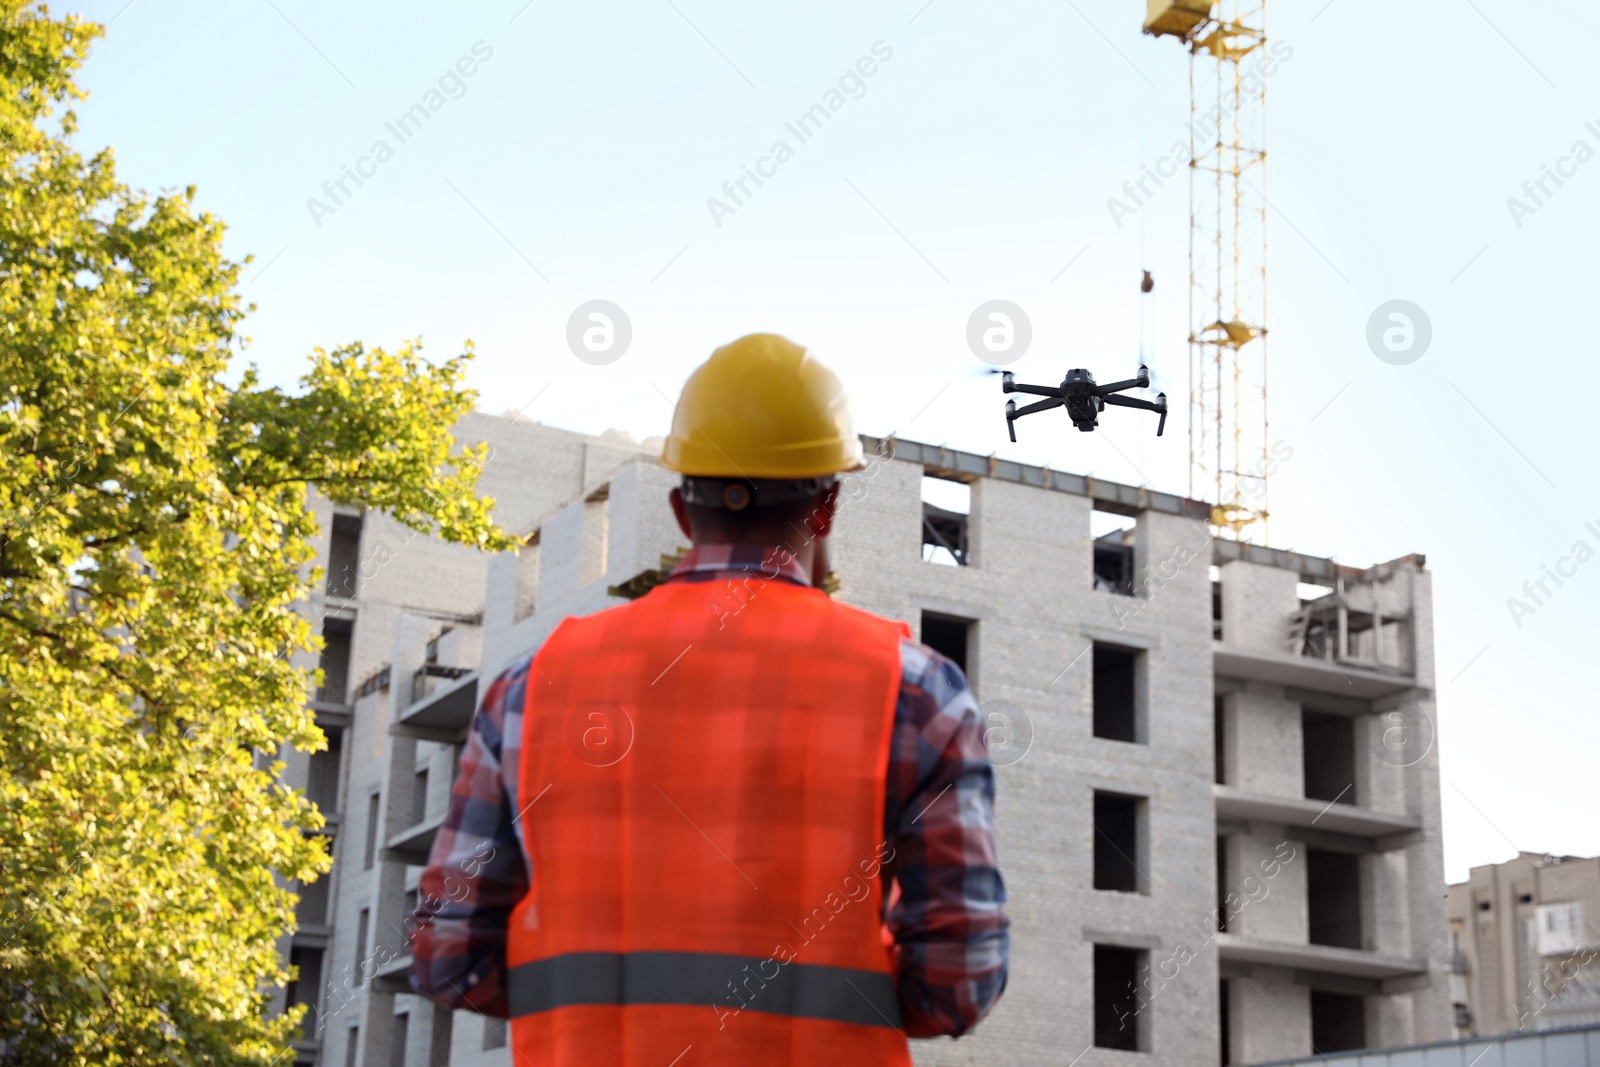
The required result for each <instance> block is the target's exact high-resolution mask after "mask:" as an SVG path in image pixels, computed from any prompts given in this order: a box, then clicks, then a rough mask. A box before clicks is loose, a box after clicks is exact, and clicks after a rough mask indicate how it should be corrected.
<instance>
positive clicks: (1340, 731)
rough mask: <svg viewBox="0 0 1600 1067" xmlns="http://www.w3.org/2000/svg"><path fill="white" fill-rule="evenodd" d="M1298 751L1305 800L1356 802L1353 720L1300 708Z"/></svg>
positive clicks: (1341, 802)
mask: <svg viewBox="0 0 1600 1067" xmlns="http://www.w3.org/2000/svg"><path fill="white" fill-rule="evenodd" d="M1300 753H1301V761H1302V763H1303V765H1304V769H1305V783H1306V797H1307V799H1309V800H1322V801H1326V802H1328V803H1334V802H1337V803H1340V804H1354V803H1355V802H1356V786H1355V781H1356V744H1355V720H1353V719H1349V718H1346V717H1344V716H1340V715H1325V714H1323V713H1322V712H1317V711H1306V710H1303V711H1301V712H1300Z"/></svg>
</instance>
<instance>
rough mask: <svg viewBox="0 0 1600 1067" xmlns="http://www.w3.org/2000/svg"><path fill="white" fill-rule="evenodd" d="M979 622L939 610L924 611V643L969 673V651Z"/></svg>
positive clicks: (964, 672) (963, 671)
mask: <svg viewBox="0 0 1600 1067" xmlns="http://www.w3.org/2000/svg"><path fill="white" fill-rule="evenodd" d="M977 625H978V624H977V623H975V622H973V621H972V620H971V619H961V618H957V617H956V616H954V615H940V614H938V613H937V612H932V611H924V612H923V613H922V643H923V644H925V645H927V646H928V647H929V648H931V649H933V650H934V651H935V652H937V653H939V654H940V655H941V656H943V657H945V658H946V659H948V660H949V661H950V662H952V663H954V664H955V665H956V666H957V667H960V668H961V673H963V674H966V673H967V653H968V652H969V651H970V646H971V644H972V636H973V634H972V631H973V629H974V628H975V627H976V626H977Z"/></svg>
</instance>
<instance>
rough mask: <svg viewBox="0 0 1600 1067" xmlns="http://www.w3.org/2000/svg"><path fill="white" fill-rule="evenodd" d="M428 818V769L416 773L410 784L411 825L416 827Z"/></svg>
mask: <svg viewBox="0 0 1600 1067" xmlns="http://www.w3.org/2000/svg"><path fill="white" fill-rule="evenodd" d="M427 817H428V769H427V768H426V767H424V768H423V769H422V770H420V771H418V772H417V775H416V778H415V779H414V780H413V781H412V784H411V825H412V826H416V825H417V824H419V823H421V822H422V821H423V820H424V819H426V818H427Z"/></svg>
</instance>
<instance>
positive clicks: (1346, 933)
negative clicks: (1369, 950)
mask: <svg viewBox="0 0 1600 1067" xmlns="http://www.w3.org/2000/svg"><path fill="white" fill-rule="evenodd" d="M1306 918H1307V924H1308V926H1309V927H1310V936H1309V938H1308V940H1310V942H1311V943H1312V944H1313V945H1330V946H1332V947H1334V948H1354V949H1359V948H1361V947H1362V944H1361V857H1359V856H1353V855H1350V854H1349V853H1345V852H1329V851H1327V850H1325V849H1320V848H1308V849H1306Z"/></svg>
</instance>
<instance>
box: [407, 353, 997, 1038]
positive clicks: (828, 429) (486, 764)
mask: <svg viewBox="0 0 1600 1067" xmlns="http://www.w3.org/2000/svg"><path fill="white" fill-rule="evenodd" d="M861 460H862V456H861V445H860V440H859V438H857V437H856V435H855V433H854V431H853V430H852V429H851V423H850V415H849V411H848V406H847V402H846V398H845V395H844V390H843V387H842V386H841V384H840V382H839V379H838V378H837V377H836V376H835V375H834V374H833V372H832V371H830V370H829V369H828V368H827V367H825V366H823V365H822V364H821V363H820V362H818V361H817V360H816V359H814V358H812V356H811V355H810V354H809V353H807V352H806V351H805V350H804V349H802V348H800V347H798V346H796V345H794V344H792V343H791V342H789V341H787V340H785V339H784V338H782V337H778V336H775V335H771V334H754V335H751V336H748V337H744V338H741V339H740V340H738V341H735V342H733V343H732V344H729V345H727V346H725V347H723V348H720V349H718V350H717V351H716V352H715V353H714V354H713V355H712V356H711V358H710V359H709V360H708V361H706V362H705V363H704V364H703V365H701V366H700V367H699V368H698V369H697V370H696V371H695V372H694V374H692V375H691V376H690V378H689V380H688V382H687V383H686V384H685V385H684V388H683V395H682V396H681V397H680V399H679V401H678V405H677V409H676V410H675V412H674V414H673V420H672V433H671V436H670V437H668V438H667V441H666V446H665V450H664V452H663V455H662V463H663V464H664V465H665V466H667V467H668V468H670V469H672V470H675V471H678V472H680V473H681V474H682V475H683V476H684V477H683V483H682V485H681V487H680V488H677V489H674V490H672V493H671V497H670V499H671V504H672V509H673V512H674V514H675V515H676V516H677V520H678V525H679V526H681V527H682V529H683V532H684V535H685V536H687V537H689V538H690V540H692V541H693V542H694V548H693V549H691V550H690V551H689V552H688V554H687V555H686V556H685V557H684V559H683V560H682V562H680V563H679V564H678V565H677V567H676V568H674V570H673V571H672V573H671V575H670V577H669V578H668V579H667V580H666V581H665V582H664V583H662V584H661V585H659V586H657V587H656V588H655V589H653V590H651V591H650V592H649V593H647V594H646V595H644V596H643V597H640V598H639V599H637V600H634V601H632V602H630V603H627V604H621V605H618V606H616V607H613V608H610V609H608V610H605V611H602V612H599V613H597V614H595V615H590V616H587V617H584V618H568V619H565V620H564V621H562V623H561V624H560V625H559V626H558V627H557V628H556V629H555V631H554V632H553V633H552V634H551V635H550V637H549V638H548V639H547V640H546V641H545V643H544V645H543V646H542V647H541V648H540V649H539V650H538V652H536V653H535V654H534V655H533V657H532V658H531V660H528V661H524V662H522V663H521V664H519V665H518V666H516V667H513V668H512V669H510V670H508V671H506V672H505V673H504V674H502V675H500V677H499V678H497V679H496V680H495V681H494V682H493V684H491V685H490V686H489V688H488V689H487V691H486V692H485V694H484V698H483V704H482V706H481V707H480V708H479V710H478V713H477V715H476V716H475V718H474V720H473V724H472V729H471V732H470V735H469V738H468V741H467V745H466V749H465V751H464V752H463V753H462V756H461V775H460V778H459V779H458V780H457V782H456V785H455V791H454V794H453V796H452V797H451V803H450V811H449V814H448V816H447V817H446V820H445V823H444V825H443V826H442V827H441V828H440V830H439V833H438V837H437V839H436V841H435V843H434V847H433V855H432V857H431V861H430V863H429V866H428V868H427V870H426V871H425V872H424V873H423V876H422V880H421V883H420V885H419V890H420V896H421V899H422V902H423V903H422V906H421V907H420V908H418V910H417V912H416V913H415V915H414V917H413V926H414V933H413V936H412V956H413V963H412V972H411V984H412V987H413V988H414V989H416V990H417V992H419V993H421V994H423V995H424V996H427V997H429V998H431V999H433V1000H435V1001H437V1002H439V1003H441V1004H444V1005H447V1006H449V1007H464V1008H470V1009H472V1010H475V1011H478V1012H481V1013H483V1014H485V1015H490V1016H498V1017H502V1018H509V1019H510V1020H511V1035H510V1041H511V1046H512V1058H513V1062H514V1063H516V1064H530V1065H532V1064H537V1065H539V1067H546V1065H554V1067H562V1065H568V1064H628V1065H630V1067H696V1065H702V1064H739V1065H746V1064H772V1065H778V1064H785V1065H787V1064H804V1065H808V1067H809V1065H816V1064H824V1063H827V1064H839V1065H853V1064H898V1065H909V1064H910V1062H911V1060H910V1056H909V1052H908V1048H907V1045H906V1041H905V1039H906V1037H907V1036H911V1037H926V1036H935V1035H941V1034H948V1035H952V1036H959V1035H961V1034H963V1033H965V1032H967V1031H968V1030H970V1029H971V1028H972V1027H973V1026H974V1025H975V1024H976V1023H977V1022H978V1021H979V1020H980V1019H981V1018H983V1016H984V1015H985V1014H986V1013H987V1012H988V1011H989V1009H990V1008H991V1007H993V1005H994V1003H995V1001H996V1000H997V999H998V998H999V996H1000V992H1001V990H1002V989H1003V988H1004V986H1005V981H1006V966H1007V956H1008V950H1009V940H1008V933H1007V927H1008V925H1009V920H1008V918H1007V917H1006V914H1005V911H1004V903H1005V888H1004V885H1003V883H1002V881H1001V877H1000V871H999V868H998V866H997V863H996V859H995V845H994V830H993V806H994V770H993V766H992V764H991V763H990V761H989V757H988V753H987V750H986V748H985V743H984V735H983V726H982V721H981V719H980V716H979V712H978V707H977V705H976V703H975V702H974V700H973V697H972V693H971V691H970V690H969V688H968V687H967V683H966V679H965V678H963V677H962V674H961V671H960V669H959V668H957V667H956V666H955V665H954V664H953V663H951V662H950V661H948V660H947V659H945V658H944V657H942V656H940V655H938V654H937V653H935V652H933V651H931V650H930V649H928V648H926V647H924V646H922V645H920V644H917V643H916V642H915V641H913V640H912V639H911V635H910V631H909V629H908V628H907V627H906V625H905V624H904V623H899V622H891V621H889V620H887V619H882V618H879V617H878V616H875V615H871V614H869V613H867V612H865V611H862V610H860V609H858V608H853V607H849V606H847V605H844V604H840V603H838V602H837V601H835V600H833V599H831V598H830V597H829V596H828V595H827V594H826V593H824V592H823V591H822V590H821V589H819V588H817V586H818V585H819V584H820V583H821V582H822V580H823V578H824V577H825V576H826V575H827V574H828V534H829V532H830V530H831V529H832V526H833V521H834V515H835V509H836V506H837V501H838V492H839V483H838V480H837V477H836V476H837V475H838V474H839V473H841V472H844V471H849V470H853V469H857V468H859V467H860V465H861Z"/></svg>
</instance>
